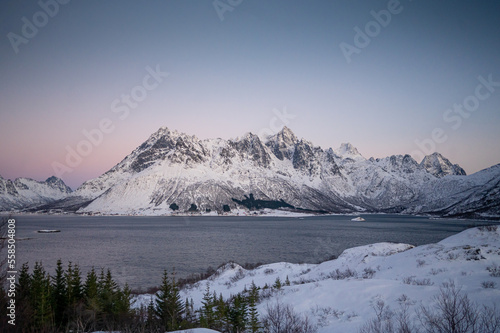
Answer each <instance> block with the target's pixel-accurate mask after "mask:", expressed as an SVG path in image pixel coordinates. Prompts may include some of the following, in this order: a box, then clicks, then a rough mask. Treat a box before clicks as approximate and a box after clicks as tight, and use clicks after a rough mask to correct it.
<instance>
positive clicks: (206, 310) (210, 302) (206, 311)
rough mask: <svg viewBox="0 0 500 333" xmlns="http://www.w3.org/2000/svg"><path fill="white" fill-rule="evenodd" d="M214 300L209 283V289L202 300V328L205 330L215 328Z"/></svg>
mask: <svg viewBox="0 0 500 333" xmlns="http://www.w3.org/2000/svg"><path fill="white" fill-rule="evenodd" d="M214 303H215V302H214V299H213V297H212V294H211V293H210V286H209V285H208V283H207V288H206V289H205V293H204V294H203V299H202V300H201V304H202V307H201V309H200V326H201V327H205V328H213V326H214Z"/></svg>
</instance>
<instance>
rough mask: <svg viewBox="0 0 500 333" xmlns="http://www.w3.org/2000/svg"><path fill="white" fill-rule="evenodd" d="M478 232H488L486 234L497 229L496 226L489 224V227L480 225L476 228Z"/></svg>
mask: <svg viewBox="0 0 500 333" xmlns="http://www.w3.org/2000/svg"><path fill="white" fill-rule="evenodd" d="M478 229H479V230H481V231H488V232H496V231H497V229H498V226H496V225H493V224H490V225H482V226H480V227H478Z"/></svg>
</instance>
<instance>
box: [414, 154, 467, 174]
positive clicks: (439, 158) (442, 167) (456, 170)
mask: <svg viewBox="0 0 500 333" xmlns="http://www.w3.org/2000/svg"><path fill="white" fill-rule="evenodd" d="M420 165H421V166H422V167H424V169H425V170H427V172H429V173H430V174H432V175H434V176H436V177H438V178H442V177H444V176H448V175H458V176H465V175H466V173H465V170H464V169H462V168H461V167H460V165H458V164H453V163H451V162H450V160H448V159H447V158H446V157H444V156H443V155H441V154H440V153H438V152H434V153H432V154H431V155H427V156H425V157H424V159H423V160H422V162H420Z"/></svg>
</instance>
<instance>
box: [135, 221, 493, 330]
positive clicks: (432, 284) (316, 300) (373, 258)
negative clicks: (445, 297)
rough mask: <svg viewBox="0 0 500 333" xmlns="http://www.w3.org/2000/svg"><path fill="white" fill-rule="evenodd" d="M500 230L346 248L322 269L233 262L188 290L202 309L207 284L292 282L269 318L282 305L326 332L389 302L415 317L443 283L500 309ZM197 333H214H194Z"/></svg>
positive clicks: (140, 301)
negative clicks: (434, 241)
mask: <svg viewBox="0 0 500 333" xmlns="http://www.w3.org/2000/svg"><path fill="white" fill-rule="evenodd" d="M499 276H500V228H496V227H494V228H484V227H482V228H473V229H468V230H466V231H463V232H461V233H459V234H457V235H454V236H451V237H449V238H446V239H444V240H443V241H441V242H439V243H437V244H429V245H423V246H418V247H413V246H411V245H407V244H394V243H377V244H371V245H367V246H360V247H356V248H351V249H348V250H345V251H344V252H343V253H342V254H341V255H340V256H339V257H338V258H337V259H335V260H331V261H326V262H323V263H321V264H290V263H284V262H281V263H274V264H268V265H263V266H260V267H257V268H255V269H253V270H245V269H243V268H242V267H240V266H238V265H237V264H227V265H225V266H223V267H221V268H219V270H218V271H217V273H216V274H214V275H213V276H212V277H210V278H208V279H207V280H203V281H200V282H198V283H196V284H195V285H193V286H190V287H189V288H185V289H183V290H182V292H181V296H182V297H183V299H186V298H192V299H193V301H194V307H195V309H196V308H199V307H201V300H202V297H203V294H204V292H205V291H206V288H207V286H209V288H210V291H211V292H214V291H215V292H216V293H217V294H222V295H223V296H224V298H225V299H226V298H228V297H229V296H230V295H235V294H237V293H239V292H242V291H243V290H244V289H245V288H249V286H250V285H251V283H252V282H254V283H255V284H256V285H257V286H258V287H261V288H263V287H264V286H265V285H267V286H272V285H273V284H274V283H275V281H276V279H277V278H279V279H280V281H281V282H282V283H284V282H285V281H286V280H287V277H288V280H289V281H290V285H289V286H283V287H282V288H281V289H279V290H276V289H271V288H269V289H267V290H266V294H267V298H265V299H264V300H262V301H261V302H260V304H259V306H258V310H259V313H260V315H261V316H263V315H265V314H266V309H267V307H268V306H269V305H273V304H276V303H277V302H281V303H283V304H288V305H290V306H292V307H293V309H294V310H295V312H297V313H300V314H303V315H304V316H307V317H309V320H311V321H312V322H314V323H315V324H316V325H317V326H318V332H319V333H326V332H346V333H349V332H358V331H359V329H360V328H361V327H362V326H363V325H364V324H365V323H366V322H367V320H369V319H371V318H373V317H374V316H375V311H374V306H375V305H376V304H381V301H383V303H384V304H385V306H388V307H389V308H390V309H392V310H394V311H398V309H399V308H400V304H401V303H402V300H404V304H406V305H408V306H409V309H410V310H409V311H410V314H411V316H414V314H415V311H416V310H418V309H420V308H421V306H422V305H424V306H433V304H434V302H435V296H436V295H437V294H438V293H439V291H440V288H441V287H442V286H443V283H450V282H453V283H454V284H455V285H456V286H458V287H460V288H461V290H462V292H464V293H466V294H467V295H468V297H469V298H470V299H471V300H472V301H473V302H475V303H476V304H478V305H486V306H489V307H492V306H496V307H497V309H499V308H500V277H499ZM151 297H152V296H151V295H147V294H143V295H138V296H136V297H134V299H133V302H134V304H133V307H136V308H138V307H140V306H141V305H144V306H147V304H148V303H149V302H150V300H151ZM192 332H195V333H205V332H213V331H210V330H201V329H200V330H192Z"/></svg>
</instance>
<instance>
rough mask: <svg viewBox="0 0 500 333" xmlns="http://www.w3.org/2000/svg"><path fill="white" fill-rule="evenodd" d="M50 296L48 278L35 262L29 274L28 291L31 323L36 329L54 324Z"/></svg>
mask: <svg viewBox="0 0 500 333" xmlns="http://www.w3.org/2000/svg"><path fill="white" fill-rule="evenodd" d="M51 296H52V295H51V285H50V276H49V275H48V274H47V273H46V272H45V269H44V268H43V266H42V263H38V262H36V263H35V267H34V268H33V273H32V274H31V291H30V300H31V306H32V308H33V321H34V326H35V328H36V329H39V330H44V329H48V328H50V327H52V326H53V324H54V321H53V320H54V314H53V311H52V306H51V305H52V304H51V303H52V302H51Z"/></svg>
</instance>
